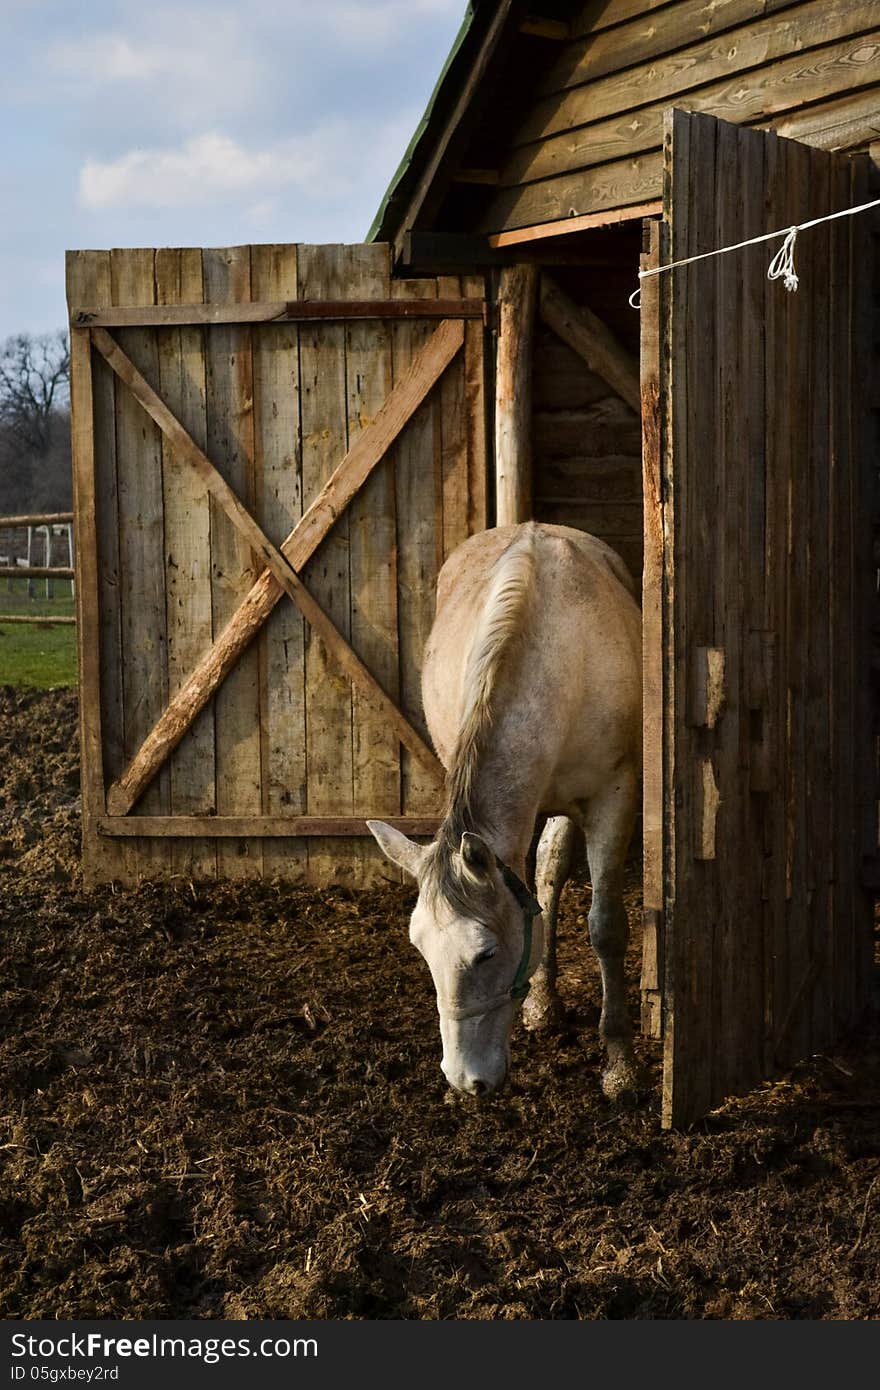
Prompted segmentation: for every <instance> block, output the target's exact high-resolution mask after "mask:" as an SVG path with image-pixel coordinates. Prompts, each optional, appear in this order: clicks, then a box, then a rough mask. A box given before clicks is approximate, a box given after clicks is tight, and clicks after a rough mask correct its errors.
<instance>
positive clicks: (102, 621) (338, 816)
mask: <svg viewBox="0 0 880 1390" xmlns="http://www.w3.org/2000/svg"><path fill="white" fill-rule="evenodd" d="M874 141H880V29H878V14H877V6H876V5H875V4H873V3H870V2H869V0H866V2H865V3H862V2H861V0H848V3H835V2H834V0H831V2H829V0H712V3H708V2H707V0H666V3H659V2H655V3H652V2H651V0H592V2H591V3H586V4H584V3H575V2H574V0H541V3H540V5H537V4H535V5H531V6H529V5H526V4H522V3H517V0H472V3H471V4H470V5H469V6H468V8H467V14H466V17H465V20H464V24H463V26H462V29H461V32H460V33H459V36H458V38H457V40H456V43H455V45H454V48H453V51H452V53H451V54H450V57H449V59H448V61H447V64H446V66H445V68H444V71H443V73H442V75H441V78H440V81H439V83H438V86H437V88H436V90H435V92H434V95H433V97H432V99H431V103H430V106H429V109H428V111H427V113H426V115H425V117H424V119H423V121H422V122H421V124H420V126H419V128H418V130H417V131H416V133H415V135H414V137H413V141H412V143H411V145H410V148H409V150H408V151H407V152H406V155H405V157H404V159H403V162H402V164H401V166H400V169H399V170H398V173H397V175H396V176H395V179H394V181H393V183H392V185H391V188H390V189H389V191H388V194H387V195H386V198H385V200H384V201H383V204H382V207H381V208H380V210H379V214H378V216H377V219H376V222H375V224H374V226H373V228H372V229H371V231H370V233H369V236H368V240H367V242H366V243H365V244H364V245H361V246H325V247H320V246H306V245H298V244H290V245H284V246H252V247H235V248H228V249H222V250H217V249H214V250H199V249H185V250H150V249H147V250H137V251H131V250H128V251H105V252H100V251H90V252H71V253H69V256H68V269H67V285H68V301H69V306H70V321H71V334H72V344H73V346H72V364H73V371H72V397H73V418H74V467H75V482H76V510H77V541H78V551H77V553H78V571H77V596H78V603H79V634H80V662H81V688H82V697H83V698H82V702H81V703H82V744H83V827H84V829H83V855H84V867H85V873H86V876H87V878H88V879H89V880H90V881H92V882H96V881H102V880H104V881H106V880H109V879H111V878H115V879H120V880H122V881H124V882H132V881H135V880H136V879H137V878H139V877H143V876H150V875H164V874H181V875H185V876H188V877H196V878H198V877H214V876H218V875H221V876H235V877H250V876H254V877H260V876H265V877H274V876H281V877H284V878H289V879H300V880H302V879H304V880H307V881H309V882H312V883H318V884H322V883H331V882H347V883H352V884H364V883H368V882H370V881H374V880H375V879H376V878H377V877H378V876H380V875H385V874H386V873H387V866H385V865H383V864H381V862H380V860H379V856H378V850H377V849H376V847H375V846H374V844H373V842H372V840H371V839H370V837H369V836H368V835H367V833H366V829H365V825H364V821H365V819H366V818H367V817H370V816H380V817H382V818H383V819H385V820H388V821H391V822H392V823H395V824H397V825H398V826H400V827H401V828H403V829H405V830H407V831H408V832H409V833H412V834H419V833H422V834H429V833H431V832H432V830H433V828H434V827H435V826H436V824H437V817H438V813H439V811H440V807H441V802H442V778H441V770H440V768H439V766H438V764H437V761H436V759H435V758H434V755H433V753H432V751H431V749H430V747H429V746H428V741H427V734H426V730H425V728H424V724H423V719H422V714H421V709H420V700H419V667H420V660H421V652H422V648H423V644H424V641H425V637H426V635H427V631H428V628H429V626H430V622H431V617H432V612H433V602H434V585H435V580H436V575H437V572H438V570H439V567H440V565H441V564H442V563H443V560H444V558H445V557H446V555H447V554H448V553H449V552H450V550H451V549H453V548H454V546H455V545H457V544H458V543H459V541H461V540H462V539H464V538H465V537H466V536H467V535H469V534H471V533H472V532H474V531H475V530H479V529H481V528H483V527H485V526H491V525H494V524H496V523H502V522H507V521H514V520H521V519H524V518H526V517H529V516H534V517H537V518H539V519H544V520H552V521H558V522H563V523H565V524H568V525H574V526H579V527H582V528H583V529H585V530H588V531H591V532H593V533H594V534H596V535H599V536H601V537H603V538H604V539H606V540H608V541H609V542H610V543H611V544H612V545H613V546H614V547H615V548H616V549H617V550H618V551H619V552H620V553H621V554H622V555H623V556H624V558H625V559H626V561H627V562H628V564H629V565H630V567H631V569H632V570H633V572H634V574H635V575H636V576H637V577H638V578H640V579H641V581H642V584H643V614H644V639H645V640H644V647H645V657H644V660H645V792H644V815H643V835H644V875H645V881H644V890H645V935H644V970H643V1027H644V1028H645V1030H646V1031H647V1032H648V1033H651V1034H654V1035H655V1036H660V1035H661V1033H662V1035H663V1037H664V1057H665V1087H664V1121H665V1122H666V1123H667V1124H668V1123H675V1124H681V1123H685V1122H687V1121H688V1120H690V1119H692V1118H694V1117H695V1116H697V1115H700V1114H703V1113H705V1111H706V1110H707V1109H709V1108H710V1107H711V1106H712V1105H713V1104H716V1103H718V1101H719V1100H720V1099H722V1098H723V1097H724V1096H725V1095H728V1094H730V1093H732V1092H734V1091H738V1090H742V1089H744V1088H745V1087H748V1086H749V1085H752V1084H754V1083H756V1082H757V1081H759V1080H760V1079H762V1078H763V1077H766V1076H769V1075H772V1074H773V1072H774V1071H776V1070H778V1068H780V1067H782V1066H785V1065H787V1064H791V1063H793V1062H794V1061H795V1060H796V1059H798V1058H800V1057H802V1056H804V1055H806V1054H807V1053H810V1052H813V1051H816V1050H818V1049H821V1048H823V1047H825V1046H827V1045H828V1044H829V1043H830V1042H831V1041H832V1040H833V1039H834V1038H835V1037H837V1036H839V1034H840V1033H841V1031H842V1030H844V1029H845V1028H847V1027H848V1026H849V1025H851V1024H852V1023H853V1022H854V1021H855V1020H856V1019H857V1018H858V1017H859V1015H860V1014H861V1012H862V1011H863V1009H864V1006H865V1003H866V1000H867V997H868V992H869V988H870V980H871V970H872V936H871V924H872V918H873V903H874V896H875V889H876V888H877V887H878V885H880V858H878V755H877V750H878V731H880V718H878V669H877V661H876V653H875V644H876V639H877V633H878V612H877V562H876V554H875V550H874V547H875V545H876V544H878V543H880V513H878V490H877V465H878V454H877V408H878V406H880V399H878V394H877V382H878V371H877V368H878V361H877V342H876V338H877V335H876V322H877V320H876V302H877V287H878V257H877V239H878V229H880V217H878V212H877V210H875V211H873V212H866V213H860V214H858V215H854V216H845V217H841V218H837V219H834V220H831V221H821V222H818V223H817V225H816V226H813V227H810V228H806V229H804V230H802V231H801V232H800V234H799V236H798V238H797V241H796V245H795V248H794V260H795V266H796V271H797V275H798V277H799V287H798V289H797V291H796V292H794V293H787V292H786V289H785V288H784V286H783V284H782V282H781V281H770V280H768V278H767V268H768V262H769V261H770V259H771V257H772V255H773V254H774V253H775V251H777V250H778V249H779V247H780V244H781V237H780V238H777V239H776V240H774V241H771V242H766V243H764V244H760V245H753V246H749V247H747V248H744V249H742V250H739V251H735V252H733V253H730V254H727V255H723V256H719V257H707V258H705V259H702V260H699V261H697V262H696V263H695V264H692V265H689V266H687V267H683V268H681V269H678V270H675V271H671V272H669V273H664V274H660V275H655V276H645V277H644V278H643V279H642V280H641V281H640V280H639V270H640V269H641V270H642V271H648V270H652V269H654V268H656V267H658V266H660V265H663V264H667V263H669V262H670V261H673V260H674V261H678V260H683V259H686V258H691V257H695V256H700V255H701V254H702V253H704V252H707V251H711V250H714V249H716V248H719V247H725V246H730V245H733V244H737V243H740V242H744V241H747V240H749V239H751V238H755V237H758V236H762V235H764V234H766V233H768V232H776V231H780V230H783V231H784V230H785V229H787V228H789V227H791V226H793V225H799V224H803V223H806V222H812V221H814V220H816V219H822V218H826V217H827V216H828V215H829V214H831V213H834V212H839V211H843V210H845V209H848V208H851V207H853V206H857V205H861V204H863V203H866V202H869V201H871V200H872V199H873V198H876V197H878V196H880V191H878V181H877V179H876V177H875V164H876V160H875V159H872V142H874ZM878 148H880V145H875V146H873V154H874V155H875V156H876V154H877V151H878ZM293 230H295V229H293ZM640 283H641V309H640V311H637V310H635V309H633V308H632V307H631V304H630V296H631V295H632V294H633V291H634V290H636V288H637V287H638V285H639V284H640Z"/></svg>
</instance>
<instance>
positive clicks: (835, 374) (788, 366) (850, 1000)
mask: <svg viewBox="0 0 880 1390" xmlns="http://www.w3.org/2000/svg"><path fill="white" fill-rule="evenodd" d="M870 196H871V195H870V193H869V191H868V189H867V186H866V169H865V166H864V165H862V164H861V163H858V162H856V161H851V160H848V159H846V158H845V157H844V156H841V155H833V154H828V153H825V152H824V151H821V150H815V149H808V148H807V147H805V146H803V145H799V144H796V143H794V142H792V141H786V140H781V139H779V138H777V137H776V136H775V135H772V134H764V133H761V132H756V131H750V130H743V129H739V128H737V127H734V126H732V125H729V124H727V123H725V122H722V121H718V120H715V119H713V118H711V117H707V116H695V115H689V114H686V113H684V112H678V111H676V112H674V113H673V115H672V119H671V121H670V123H669V125H668V128H667V137H666V190H665V214H664V225H660V224H655V228H654V237H653V240H654V244H653V246H652V248H651V253H650V255H649V256H647V257H646V259H645V262H644V264H645V265H646V266H647V265H649V264H657V263H658V262H659V261H663V262H666V261H668V260H678V259H680V258H684V257H688V256H694V255H697V254H698V253H700V252H702V251H708V250H711V249H712V248H714V247H718V246H725V245H729V244H731V243H736V242H739V241H743V240H745V239H746V238H749V237H753V236H757V235H759V234H761V233H764V232H766V231H770V230H773V229H776V228H785V227H788V226H790V225H792V224H794V223H797V222H803V221H806V220H807V219H809V218H813V217H821V216H822V215H823V214H825V213H829V212H833V211H836V210H838V209H841V208H845V207H848V206H852V205H855V204H857V203H860V202H865V201H867V200H868V198H869V197H870ZM872 216H873V215H872V214H866V215H863V216H860V217H855V218H845V219H840V220H838V221H834V222H830V223H825V224H823V225H822V226H818V227H815V228H813V229H811V230H809V231H804V232H803V233H801V235H800V237H799V239H798V241H797V246H796V253H795V258H796V266H797V273H798V275H799V276H800V286H799V288H798V291H797V293H786V290H785V288H784V287H783V284H782V282H781V281H778V282H775V283H773V282H770V281H768V279H767V274H766V272H767V266H768V262H769V260H770V258H771V256H772V254H773V252H774V251H775V250H776V249H778V247H779V245H780V243H779V242H776V243H773V244H769V245H767V244H765V245H762V246H756V247H750V248H748V249H747V250H744V251H739V252H736V253H734V254H732V255H729V256H723V257H718V258H712V259H708V260H704V261H701V262H699V263H697V264H695V265H691V266H688V267H687V268H682V269H679V270H675V271H672V272H670V273H668V274H666V275H663V276H660V277H656V278H654V279H646V280H644V281H643V282H642V283H643V292H642V305H643V308H642V314H643V363H642V375H643V398H644V402H645V423H646V429H645V499H646V509H645V510H646V528H645V653H646V668H645V690H646V698H645V733H646V755H645V848H646V866H645V906H646V928H647V946H648V951H647V955H646V969H645V978H644V984H645V987H646V994H645V999H646V1022H647V1023H648V1025H649V1027H651V1026H654V1025H655V1023H656V1020H657V1001H658V992H662V1010H663V1024H664V1036H665V1042H664V1094H663V1119H664V1123H666V1124H675V1125H680V1124H685V1123H687V1122H689V1121H691V1120H693V1119H694V1118H696V1117H698V1116H700V1115H702V1114H705V1112H706V1111H707V1110H709V1109H710V1108H711V1107H712V1106H713V1105H717V1104H718V1103H719V1102H720V1101H722V1100H723V1099H724V1098H725V1097H726V1096H728V1095H730V1094H733V1093H737V1092H742V1091H743V1090H745V1089H748V1088H749V1087H751V1086H753V1085H754V1084H755V1083H757V1082H759V1081H760V1080H761V1079H762V1078H765V1077H767V1076H770V1075H772V1074H773V1073H774V1072H775V1071H778V1069H779V1068H780V1067H784V1066H786V1065H790V1064H792V1063H793V1062H794V1061H796V1060H797V1059H799V1058H801V1057H804V1056H805V1055H807V1054H809V1053H811V1052H813V1051H816V1050H817V1049H821V1048H824V1047H827V1046H828V1045H829V1043H831V1042H832V1041H833V1040H834V1039H835V1038H836V1037H838V1036H839V1035H840V1033H841V1031H842V1030H844V1029H845V1028H846V1027H847V1026H848V1025H850V1024H852V1023H853V1022H854V1021H855V1020H856V1019H857V1017H858V1016H859V1014H860V1013H861V1011H862V1009H863V1007H864V1005H865V1002H866V996H867V990H868V986H869V979H870V974H869V972H870V969H871V917H872V912H871V907H872V902H871V897H870V896H869V894H868V892H867V891H866V890H865V887H864V882H865V878H864V873H865V867H866V865H870V864H873V863H874V862H875V856H876V850H877V788H876V785H875V776H876V773H875V768H876V757H875V749H876V728H875V726H874V721H875V715H876V711H875V710H874V709H873V708H872V707H871V702H870V692H869V681H870V653H869V624H870V622H871V619H872V616H876V614H875V612H874V611H872V607H871V605H872V603H873V604H876V591H875V590H876V586H875V585H874V584H873V579H874V575H873V572H872V568H871V543H872V524H873V523H875V522H876V510H877V503H876V472H877V459H876V455H875V450H874V441H873V438H872V437H871V436H870V435H869V433H868V430H869V426H870V416H869V412H868V410H867V408H866V407H867V405H870V404H876V403H875V402H870V401H867V400H866V397H865V390H866V388H867V386H868V383H869V382H870V380H871V379H872V377H873V374H874V370H875V366H876V363H875V361H874V359H873V357H872V353H873V351H874V347H873V341H872V335H871V331H870V327H871V325H870V313H871V293H870V285H871V283H872V275H873V269H872V260H871V256H870V238H871V227H870V219H871V217H872ZM872 591H873V596H872Z"/></svg>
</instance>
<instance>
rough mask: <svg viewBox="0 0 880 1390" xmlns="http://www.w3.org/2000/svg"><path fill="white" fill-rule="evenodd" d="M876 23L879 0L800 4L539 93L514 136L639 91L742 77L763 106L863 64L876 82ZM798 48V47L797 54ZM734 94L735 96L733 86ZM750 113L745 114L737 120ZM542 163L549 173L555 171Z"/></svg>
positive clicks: (604, 110)
mask: <svg viewBox="0 0 880 1390" xmlns="http://www.w3.org/2000/svg"><path fill="white" fill-rule="evenodd" d="M876 25H877V11H876V6H875V5H874V4H873V0H852V3H850V4H848V5H843V6H839V7H835V6H831V7H829V5H828V4H827V3H826V0H810V3H808V4H797V5H794V6H792V7H791V8H788V9H786V10H783V11H782V12H781V13H776V14H770V15H767V17H766V18H765V19H763V20H760V21H758V22H757V23H752V24H745V25H742V26H741V27H740V28H738V29H734V30H731V31H730V32H728V33H725V34H724V35H723V36H722V37H717V38H716V37H710V38H708V39H703V40H701V41H700V42H698V43H693V44H690V45H689V46H687V47H685V48H679V49H676V51H675V52H673V53H670V54H669V55H668V56H665V57H661V58H659V59H652V60H651V61H649V62H647V63H641V64H638V65H636V66H634V67H630V68H627V70H626V71H625V72H620V73H614V74H611V75H609V76H608V77H604V78H600V79H599V80H598V81H587V83H586V84H585V85H583V86H581V87H574V88H572V89H571V90H569V91H564V92H561V93H557V94H554V95H553V96H551V97H548V98H546V99H545V100H543V101H539V102H537V103H536V104H535V105H534V106H533V107H531V108H530V109H529V112H528V115H527V117H526V119H525V120H524V122H523V124H522V126H521V127H520V128H519V129H518V130H517V131H516V133H515V135H514V138H513V144H514V145H517V146H519V145H526V144H528V143H530V142H533V141H545V142H547V143H549V140H548V137H550V136H553V135H555V134H557V132H560V131H570V130H573V129H574V128H575V127H577V126H582V125H586V124H587V123H588V122H589V123H595V122H597V121H601V120H602V119H604V118H605V117H608V116H619V115H620V114H621V113H623V112H627V111H631V110H632V107H633V93H634V92H644V93H646V94H648V95H649V99H650V102H651V107H653V105H654V104H655V103H663V102H665V103H666V104H667V105H669V103H670V101H672V100H673V99H674V100H675V103H676V104H677V105H678V104H679V103H680V99H681V97H683V96H684V95H685V93H689V92H691V91H692V90H693V89H694V88H697V87H699V88H700V89H701V92H702V94H703V96H702V97H701V100H702V99H704V97H705V94H706V92H707V91H709V92H710V93H711V94H712V95H713V96H714V95H716V94H718V93H721V92H724V91H725V90H729V89H731V86H732V84H736V86H737V91H740V92H741V93H742V100H743V102H744V103H745V104H746V106H747V107H748V106H749V105H750V95H751V94H752V93H755V92H762V93H763V94H764V101H765V104H764V105H763V106H762V108H761V113H760V114H764V115H767V114H769V113H770V112H771V111H773V110H791V108H792V107H794V106H799V105H801V104H802V103H803V102H804V101H809V100H821V99H822V98H827V97H828V96H830V95H831V94H832V93H833V92H835V91H836V92H840V91H843V90H846V89H847V88H849V87H851V86H856V85H858V74H859V70H860V69H862V70H863V72H862V76H863V77H864V78H865V80H867V81H869V82H870V81H874V82H876V67H875V75H874V76H873V77H872V75H871V72H870V69H871V67H872V65H875V64H876V57H875V56H874V54H873V53H872V50H876V43H877V35H876V32H872V31H874V30H876ZM856 36H857V37H856ZM790 54H794V55H796V56H795V59H794V61H793V62H792V61H791V60H790V59H789V56H788V55H790ZM808 54H809V56H807V55H808ZM847 69H853V71H852V72H851V73H850V77H851V79H853V80H852V81H846V80H845V77H846V70H847ZM807 92H811V93H813V94H814V95H813V96H810V95H806V93H807ZM728 99H729V100H732V92H731V97H730V98H728ZM695 109H699V110H703V111H708V112H710V113H711V114H713V115H716V116H720V117H725V118H727V112H726V111H725V110H722V109H720V108H717V107H715V106H712V107H708V106H706V105H701V106H700V107H699V108H695ZM753 114H758V113H757V112H754V113H753ZM748 118H749V117H748V115H747V114H746V115H741V116H740V117H739V119H738V120H736V124H740V123H741V122H742V121H743V120H747V119H748ZM643 148H644V147H643ZM542 169H543V174H544V175H546V173H547V172H549V171H548V170H547V169H546V168H544V167H543V166H542ZM518 176H519V177H521V176H522V173H521V172H520V174H519V175H518ZM529 177H532V178H538V177H542V173H539V172H538V171H537V169H536V168H535V167H533V168H531V169H530V170H529ZM505 178H509V174H508V171H506V170H505V171H503V172H502V179H505Z"/></svg>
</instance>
